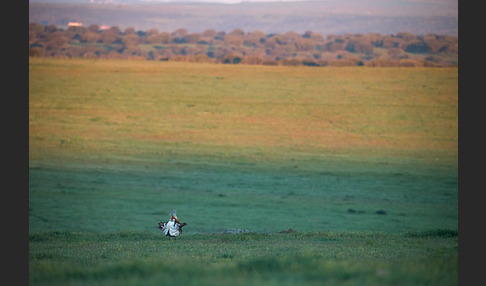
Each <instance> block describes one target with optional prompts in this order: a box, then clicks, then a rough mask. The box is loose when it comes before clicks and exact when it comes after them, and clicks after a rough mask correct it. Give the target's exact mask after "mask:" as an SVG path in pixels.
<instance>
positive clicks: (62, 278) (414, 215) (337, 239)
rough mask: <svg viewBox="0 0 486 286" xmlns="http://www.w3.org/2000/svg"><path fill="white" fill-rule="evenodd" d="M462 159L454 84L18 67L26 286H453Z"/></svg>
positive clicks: (368, 73)
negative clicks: (173, 224)
mask: <svg viewBox="0 0 486 286" xmlns="http://www.w3.org/2000/svg"><path fill="white" fill-rule="evenodd" d="M457 146H458V75H457V68H367V67H353V68H347V67H336V68H332V67H325V68H311V67H282V66H242V65H238V66H231V65H214V64H189V63H173V62H145V61H144V62H139V61H116V60H61V59H34V58H31V59H30V60H29V281H30V284H31V285H56V284H57V285H113V284H119V285H160V283H161V282H160V281H161V280H162V281H174V282H179V283H180V284H182V285H214V284H215V283H219V284H223V285H224V284H230V283H231V284H237V285H260V284H265V285H272V284H278V285H287V284H288V285H290V284H295V283H305V284H309V285H313V284H315V285H322V283H323V282H328V283H330V284H339V285H374V284H376V285H457V255H458V249H457V240H458V233H457V231H458V221H457V218H458V170H457V160H458V153H457ZM171 209H176V210H177V212H178V215H179V218H180V219H181V220H182V221H185V222H187V223H188V225H187V226H186V227H184V234H183V235H182V236H181V237H179V238H178V239H177V240H176V241H167V239H166V238H165V237H163V236H162V234H161V233H160V231H159V230H158V229H157V222H158V221H160V220H165V219H167V218H168V214H169V212H170V210H171ZM228 229H245V230H249V231H251V232H250V233H240V234H223V233H221V232H222V231H224V230H228ZM287 229H292V230H295V232H290V233H285V234H282V233H278V232H280V231H282V230H287Z"/></svg>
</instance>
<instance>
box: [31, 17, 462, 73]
mask: <svg viewBox="0 0 486 286" xmlns="http://www.w3.org/2000/svg"><path fill="white" fill-rule="evenodd" d="M29 56H31V57H59V58H116V59H140V60H153V61H187V62H207V63H223V64H260V65H306V66H363V65H365V66H432V67H435V66H439V67H443V66H457V65H458V37H457V36H449V35H435V34H429V35H425V36H423V35H413V34H410V33H397V34H394V35H381V34H376V33H369V34H344V35H327V36H326V37H323V36H322V35H321V34H318V33H314V32H311V31H307V32H305V33H304V34H297V33H295V32H287V33H284V34H265V33H263V32H261V31H252V32H245V31H243V30H241V29H235V30H233V31H231V32H230V33H225V32H222V31H219V32H218V31H215V30H212V29H208V30H206V31H204V32H203V33H189V32H188V31H187V30H186V29H178V30H175V31H173V32H161V31H158V30H157V29H151V30H147V31H137V30H135V29H133V28H127V29H125V30H123V31H122V30H120V29H119V28H118V27H116V26H115V27H109V28H104V27H100V26H98V25H90V26H89V27H84V26H70V27H68V28H67V29H62V28H58V27H56V26H54V25H49V26H45V25H41V24H38V23H30V24H29Z"/></svg>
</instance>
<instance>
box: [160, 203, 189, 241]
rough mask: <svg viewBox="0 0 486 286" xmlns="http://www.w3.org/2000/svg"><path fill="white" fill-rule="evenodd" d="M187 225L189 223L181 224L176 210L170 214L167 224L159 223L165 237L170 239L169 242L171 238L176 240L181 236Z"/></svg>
mask: <svg viewBox="0 0 486 286" xmlns="http://www.w3.org/2000/svg"><path fill="white" fill-rule="evenodd" d="M185 225H187V223H185V222H183V223H181V222H179V219H178V218H177V213H176V210H172V211H171V212H170V219H169V220H168V221H166V222H159V229H160V230H162V233H163V234H164V235H165V236H168V237H169V240H170V238H171V237H173V238H174V239H176V237H178V236H179V235H181V234H182V227H183V226H185Z"/></svg>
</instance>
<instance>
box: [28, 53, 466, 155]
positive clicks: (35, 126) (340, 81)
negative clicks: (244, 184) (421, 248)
mask: <svg viewBox="0 0 486 286" xmlns="http://www.w3.org/2000/svg"><path fill="white" fill-rule="evenodd" d="M29 93H30V94H29V95H30V99H29V135H30V136H29V142H30V146H29V147H30V148H29V149H30V155H31V157H32V156H39V155H41V154H45V152H47V153H52V152H57V151H58V149H59V147H60V146H61V145H62V147H68V146H69V147H70V148H71V149H72V151H76V152H78V151H79V152H98V151H100V150H101V151H106V152H108V151H109V152H117V151H116V148H117V147H118V148H119V151H120V152H128V149H131V151H132V152H136V151H134V150H135V149H136V148H135V146H144V144H148V145H147V146H157V145H160V144H176V143H180V144H184V143H191V144H196V145H200V146H207V147H208V148H212V147H223V146H226V147H236V148H247V147H249V148H263V149H268V150H275V149H278V150H279V151H280V152H287V151H288V150H306V151H312V152H326V151H329V152H350V151H353V150H354V151H356V150H374V152H382V151H383V152H390V151H391V152H418V151H420V152H427V151H430V150H435V151H442V152H446V153H447V154H449V155H452V156H453V157H454V156H457V142H458V137H457V136H458V125H457V123H458V75H457V68H366V67H354V68H348V67H346V68H345V67H340V68H332V67H326V68H309V67H281V66H278V67H273V66H272V67H267V66H241V65H239V66H231V65H211V64H188V63H173V62H169V63H167V62H166V63H158V62H135V61H112V60H110V61H95V60H56V59H30V64H29Z"/></svg>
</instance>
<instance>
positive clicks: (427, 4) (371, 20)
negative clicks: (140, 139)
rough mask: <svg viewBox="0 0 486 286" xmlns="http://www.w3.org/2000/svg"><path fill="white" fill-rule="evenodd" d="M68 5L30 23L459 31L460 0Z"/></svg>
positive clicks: (42, 11) (35, 13)
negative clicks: (446, 1)
mask: <svg viewBox="0 0 486 286" xmlns="http://www.w3.org/2000/svg"><path fill="white" fill-rule="evenodd" d="M112 2H114V4H96V3H95V4H89V3H87V4H77V3H74V4H65V3H29V22H36V23H42V24H44V25H56V26H67V24H68V23H69V22H81V23H83V24H84V25H85V26H89V25H91V24H98V25H107V26H118V27H119V28H121V29H125V28H128V27H133V28H134V29H136V30H148V29H152V28H155V29H158V30H161V31H174V30H176V29H179V28H185V29H187V30H188V31H190V32H196V33H200V32H203V31H204V30H206V29H214V30H217V31H224V32H230V31H232V30H234V29H237V28H239V29H242V30H244V31H248V32H250V31H254V30H260V31H263V32H264V33H267V34H268V33H284V32H288V31H294V32H296V33H304V32H306V31H313V32H316V33H321V34H323V35H327V34H344V33H381V34H394V33H399V32H407V33H412V34H418V35H425V34H429V33H434V34H444V35H457V34H458V15H457V11H458V7H457V6H458V4H457V1H450V3H439V2H436V1H420V2H418V1H384V0H379V1H370V0H365V1H356V0H345V1H337V0H329V1H309V2H272V3H270V2H269V3H249V2H247V3H240V4H232V5H226V4H216V3H206V4H194V3H193V4H189V3H186V4H175V3H156V4H152V3H146V4H131V3H130V4H125V3H121V2H118V4H117V2H116V1H112Z"/></svg>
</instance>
